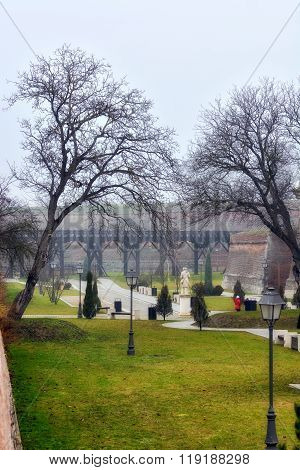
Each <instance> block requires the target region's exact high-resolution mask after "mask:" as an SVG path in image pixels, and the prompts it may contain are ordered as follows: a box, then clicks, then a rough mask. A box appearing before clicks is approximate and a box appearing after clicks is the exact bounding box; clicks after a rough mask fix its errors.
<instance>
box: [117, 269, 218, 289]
mask: <svg viewBox="0 0 300 470" xmlns="http://www.w3.org/2000/svg"><path fill="white" fill-rule="evenodd" d="M108 277H109V278H110V279H112V281H114V282H115V283H116V284H118V285H119V286H120V287H124V288H126V289H128V285H127V283H126V278H125V276H124V274H123V273H118V272H111V273H108ZM203 279H204V275H203V274H202V276H201V275H200V274H197V275H196V274H191V277H190V283H191V285H193V284H195V283H196V282H201V280H202V281H203ZM222 280H223V273H220V272H214V273H213V285H214V286H216V285H218V284H219V285H221V284H222ZM165 282H166V284H167V285H168V287H169V291H170V292H174V291H176V289H177V288H176V279H175V276H169V279H167V277H166V279H165ZM152 284H153V287H157V289H158V292H159V291H160V290H161V287H162V280H161V278H160V277H159V276H153V278H152Z"/></svg>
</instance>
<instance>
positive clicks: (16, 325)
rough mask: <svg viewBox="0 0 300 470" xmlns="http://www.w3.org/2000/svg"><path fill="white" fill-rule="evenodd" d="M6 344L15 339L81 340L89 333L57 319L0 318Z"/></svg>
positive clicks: (0, 326)
mask: <svg viewBox="0 0 300 470" xmlns="http://www.w3.org/2000/svg"><path fill="white" fill-rule="evenodd" d="M0 329H1V331H2V335H3V339H4V342H5V344H8V343H12V342H14V341H21V340H29V341H63V342H68V341H80V340H81V339H83V338H85V337H86V335H87V333H86V332H85V331H83V330H82V329H81V328H79V327H78V326H76V325H74V324H72V323H69V322H67V321H64V320H56V319H51V318H49V319H28V318H26V319H22V320H17V321H15V320H9V319H7V318H1V319H0Z"/></svg>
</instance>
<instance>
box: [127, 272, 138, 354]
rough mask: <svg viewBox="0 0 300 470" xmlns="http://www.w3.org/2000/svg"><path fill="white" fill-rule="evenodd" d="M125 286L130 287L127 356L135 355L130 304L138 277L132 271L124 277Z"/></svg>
mask: <svg viewBox="0 0 300 470" xmlns="http://www.w3.org/2000/svg"><path fill="white" fill-rule="evenodd" d="M126 282H127V285H128V286H129V287H130V328H129V340H128V350H127V354H128V356H134V355H135V349H134V339H133V325H132V304H133V289H134V288H135V287H136V285H137V282H138V275H137V273H136V272H135V271H133V270H132V269H131V270H130V271H129V272H128V273H127V275H126Z"/></svg>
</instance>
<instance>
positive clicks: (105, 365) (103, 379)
mask: <svg viewBox="0 0 300 470" xmlns="http://www.w3.org/2000/svg"><path fill="white" fill-rule="evenodd" d="M29 322H31V323H29ZM45 322H46V323H45ZM33 323H34V324H35V325H37V327H36V329H35V330H39V326H40V330H41V331H43V334H42V335H41V339H42V341H39V340H38V338H35V337H34V334H33V333H32V331H33V330H34V329H33V328H32V325H33ZM66 323H67V324H71V325H72V326H73V327H74V326H78V327H79V328H81V329H83V330H84V331H85V335H80V334H75V330H76V328H75V329H74V328H72V330H70V333H69V334H67V330H68V328H67V326H64V332H65V334H64V338H65V339H64V340H62V339H61V338H60V337H59V335H58V336H57V335H56V334H50V335H47V334H45V328H48V329H49V330H50V333H51V329H52V330H53V332H54V333H55V329H56V330H57V329H58V330H60V329H61V328H62V323H61V321H57V320H48V322H47V321H46V320H43V323H40V320H27V319H23V320H21V325H22V324H23V325H24V326H26V325H27V332H28V331H29V332H31V336H29V337H28V334H27V335H24V337H23V339H22V338H21V339H19V340H18V341H17V342H14V343H11V344H9V345H8V346H7V350H8V358H9V365H10V371H11V375H12V382H13V390H14V397H15V401H16V407H17V413H18V418H19V424H20V429H21V435H22V440H23V445H24V448H25V449H263V448H264V438H265V431H266V412H267V402H268V342H267V341H266V340H264V339H262V338H259V337H255V336H253V335H249V334H246V333H220V332H207V331H203V332H200V331H186V330H175V329H168V328H164V327H162V322H160V321H157V322H146V321H144V322H141V321H136V322H134V329H135V342H136V356H135V357H128V356H127V354H126V349H127V338H128V321H126V320H116V321H109V320H68V322H64V325H66ZM47 325H48V326H47ZM19 328H20V327H19ZM35 330H34V331H35ZM56 336H57V337H56ZM47 338H48V339H47ZM274 356H275V407H276V412H277V426H278V429H277V430H278V437H279V440H280V442H286V443H287V445H288V447H289V448H293V446H294V441H295V434H294V420H295V417H294V410H293V405H294V402H295V401H299V400H300V396H299V392H297V391H296V390H293V389H290V388H289V387H288V384H289V383H299V378H300V377H299V359H300V356H299V353H297V352H295V351H292V350H288V349H284V348H283V347H280V346H275V347H274Z"/></svg>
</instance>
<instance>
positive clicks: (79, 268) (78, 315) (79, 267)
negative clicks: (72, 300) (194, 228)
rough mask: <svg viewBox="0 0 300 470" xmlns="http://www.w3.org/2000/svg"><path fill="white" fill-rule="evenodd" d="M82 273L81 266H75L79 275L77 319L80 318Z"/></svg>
mask: <svg viewBox="0 0 300 470" xmlns="http://www.w3.org/2000/svg"><path fill="white" fill-rule="evenodd" d="M82 273H83V267H82V264H81V263H79V264H78V266H77V274H79V305H78V312H77V317H78V318H82V305H81V276H82Z"/></svg>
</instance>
